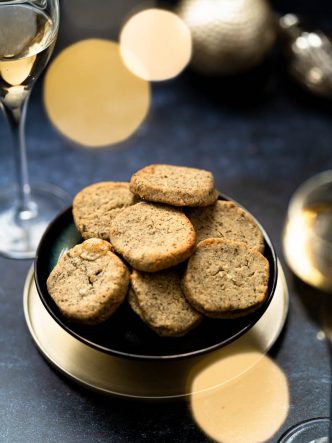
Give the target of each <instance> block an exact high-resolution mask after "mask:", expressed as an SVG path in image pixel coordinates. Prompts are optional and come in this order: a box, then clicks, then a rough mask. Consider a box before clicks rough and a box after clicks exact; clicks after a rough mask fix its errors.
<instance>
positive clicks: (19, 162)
mask: <svg viewBox="0 0 332 443" xmlns="http://www.w3.org/2000/svg"><path fill="white" fill-rule="evenodd" d="M58 28H59V3H58V0H31V1H25V0H12V1H7V0H6V1H2V0H0V102H1V107H2V109H3V111H4V113H5V115H6V117H7V120H8V122H9V125H10V128H11V132H12V135H13V140H14V146H13V149H14V159H15V169H16V185H15V186H8V187H6V188H2V189H1V188H0V254H2V255H5V256H7V257H11V258H33V257H34V255H35V252H36V248H37V245H38V243H39V240H40V237H41V235H42V234H43V232H44V230H45V228H46V226H47V225H48V223H49V221H50V220H51V219H52V218H53V217H54V215H55V214H56V213H57V212H59V210H61V209H62V208H63V207H64V206H66V205H68V204H69V201H70V200H69V197H68V195H67V194H66V193H65V192H64V191H62V190H61V189H60V188H58V187H56V186H53V185H48V184H42V183H40V184H38V185H33V186H31V185H30V181H29V175H28V167H27V156H26V147H25V136H24V123H25V116H26V109H27V103H28V98H29V95H30V92H31V89H32V86H33V84H34V82H35V81H36V80H37V78H38V77H39V76H40V74H41V73H42V71H43V70H44V68H45V66H46V65H47V63H48V61H49V58H50V56H51V53H52V51H53V48H54V45H55V41H56V38H57V33H58Z"/></svg>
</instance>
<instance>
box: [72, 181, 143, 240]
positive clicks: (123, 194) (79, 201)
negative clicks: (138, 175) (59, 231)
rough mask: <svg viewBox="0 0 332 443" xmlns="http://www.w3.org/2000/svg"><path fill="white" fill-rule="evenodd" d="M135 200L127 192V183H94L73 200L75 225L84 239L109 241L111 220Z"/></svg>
mask: <svg viewBox="0 0 332 443" xmlns="http://www.w3.org/2000/svg"><path fill="white" fill-rule="evenodd" d="M135 200H136V199H135V196H134V195H133V194H132V193H131V192H130V191H129V183H125V182H100V183H95V184H93V185H91V186H88V187H86V188H84V189H82V191H80V192H79V193H78V194H77V195H76V197H75V198H74V202H73V216H74V221H75V225H76V227H77V229H78V231H79V232H80V233H81V235H82V237H83V238H84V239H88V238H101V239H103V240H109V230H110V224H111V220H112V219H113V218H114V217H115V216H116V215H117V214H118V213H119V212H120V211H121V210H122V209H123V208H126V207H127V206H130V205H133V204H134V203H135Z"/></svg>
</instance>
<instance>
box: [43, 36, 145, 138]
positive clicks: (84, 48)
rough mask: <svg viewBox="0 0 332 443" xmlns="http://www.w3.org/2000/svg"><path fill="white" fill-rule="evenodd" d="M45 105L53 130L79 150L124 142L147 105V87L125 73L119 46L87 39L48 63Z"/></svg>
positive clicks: (133, 76) (135, 77)
mask: <svg viewBox="0 0 332 443" xmlns="http://www.w3.org/2000/svg"><path fill="white" fill-rule="evenodd" d="M44 103H45V107H46V111H47V114H48V116H49V118H50V120H51V122H52V123H53V124H54V126H55V127H56V128H57V129H58V130H59V131H60V132H61V133H62V134H63V135H65V136H66V137H68V138H69V139H71V140H73V141H75V142H77V143H79V144H82V145H84V146H90V147H99V146H106V145H110V144H114V143H118V142H121V141H123V140H125V139H127V138H128V137H129V136H130V135H132V134H133V132H134V131H135V130H136V129H137V128H138V127H139V126H140V125H141V123H142V122H143V120H144V118H145V116H146V115H147V112H148V110H149V106H150V86H149V83H148V82H146V81H145V80H143V79H141V78H138V77H137V76H135V75H134V74H133V73H132V72H130V71H129V70H128V69H127V68H126V66H125V65H124V63H123V60H122V58H121V56H120V50H119V45H118V44H117V43H114V42H112V41H108V40H102V39H88V40H83V41H80V42H78V43H75V44H73V45H71V46H69V47H67V48H66V49H65V50H64V51H62V52H61V53H60V54H59V55H58V56H57V57H56V58H55V59H54V61H53V62H52V64H51V65H50V67H49V69H48V71H47V74H46V77H45V83H44Z"/></svg>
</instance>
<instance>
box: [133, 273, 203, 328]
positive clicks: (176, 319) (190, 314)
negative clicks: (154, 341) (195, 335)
mask: <svg viewBox="0 0 332 443" xmlns="http://www.w3.org/2000/svg"><path fill="white" fill-rule="evenodd" d="M131 285H132V288H133V294H131V297H132V298H131V300H129V303H130V304H131V306H132V308H133V310H134V311H135V312H136V313H137V314H138V315H139V316H140V317H141V318H142V319H143V320H144V322H145V323H146V324H147V325H148V326H150V327H151V328H152V329H153V330H154V331H155V332H157V333H158V334H159V335H161V336H164V337H179V336H182V335H184V334H186V333H187V332H188V331H189V330H191V329H192V328H193V327H195V326H197V325H198V324H199V323H200V321H201V318H202V316H201V314H199V313H198V312H197V311H196V310H195V309H193V308H192V306H191V305H190V304H189V303H188V302H187V300H186V298H185V296H184V294H183V292H182V289H181V278H180V275H179V273H178V272H177V271H176V270H175V269H167V270H165V271H161V272H158V273H155V274H149V273H143V272H139V271H134V272H133V273H132V275H131Z"/></svg>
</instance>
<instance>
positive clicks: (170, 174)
mask: <svg viewBox="0 0 332 443" xmlns="http://www.w3.org/2000/svg"><path fill="white" fill-rule="evenodd" d="M130 190H131V192H133V193H134V194H135V195H137V196H139V197H140V198H141V199H143V200H148V201H154V202H160V203H167V204H169V205H172V206H207V205H212V204H213V203H214V202H215V201H216V200H217V198H218V192H217V191H216V190H215V188H214V178H213V175H212V173H211V172H209V171H205V170H203V169H195V168H187V167H181V166H171V165H150V166H146V167H145V168H143V169H141V170H139V171H138V172H136V173H135V174H134V175H133V176H132V177H131V180H130Z"/></svg>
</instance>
